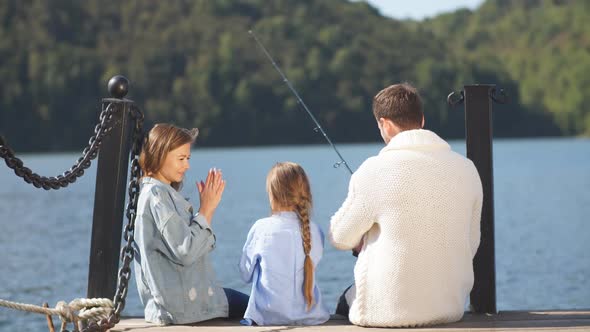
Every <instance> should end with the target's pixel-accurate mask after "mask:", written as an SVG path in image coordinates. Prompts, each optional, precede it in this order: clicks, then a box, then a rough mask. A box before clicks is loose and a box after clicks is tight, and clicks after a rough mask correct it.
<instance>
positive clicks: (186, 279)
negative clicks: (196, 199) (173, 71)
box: [135, 124, 248, 325]
mask: <svg viewBox="0 0 590 332" xmlns="http://www.w3.org/2000/svg"><path fill="white" fill-rule="evenodd" d="M197 134H198V130H196V129H193V130H186V129H182V128H178V127H175V126H173V125H169V124H157V125H155V126H154V128H152V130H150V132H149V134H148V136H147V138H146V140H145V142H144V145H143V148H142V152H141V154H140V158H139V164H140V167H141V170H142V172H143V177H142V179H141V191H140V194H139V201H138V205H137V220H136V226H135V227H136V228H135V242H136V244H137V252H136V254H135V257H136V260H135V274H136V278H137V288H138V291H139V296H140V299H141V302H142V304H143V305H144V309H145V320H146V321H148V322H152V323H157V324H164V325H167V324H187V323H194V322H199V321H203V320H208V319H212V318H216V317H230V318H236V317H242V315H243V314H244V311H245V309H246V306H247V304H248V296H247V295H245V294H243V293H240V292H237V291H235V290H232V289H224V288H222V287H221V286H219V283H218V281H217V279H216V277H215V272H214V271H213V266H212V265H211V262H210V260H209V252H211V250H213V249H214V248H215V234H214V233H213V230H212V228H211V222H212V217H213V214H214V212H215V209H216V208H217V205H218V204H219V202H220V200H221V196H222V194H223V190H224V189H225V181H224V180H223V179H222V174H221V171H220V170H216V169H212V170H210V171H209V174H208V175H207V179H206V181H205V182H203V181H201V182H200V183H198V184H197V187H198V190H199V196H200V208H199V211H198V212H197V213H193V207H192V205H191V204H190V203H189V202H188V201H187V200H186V199H184V198H183V197H182V196H181V195H180V193H179V192H178V190H179V189H180V187H181V185H182V180H183V178H184V174H185V173H186V171H187V170H188V169H189V160H190V153H191V151H190V148H191V144H192V143H193V142H194V140H195V138H196V136H197Z"/></svg>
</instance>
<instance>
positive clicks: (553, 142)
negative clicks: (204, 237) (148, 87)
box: [0, 138, 590, 331]
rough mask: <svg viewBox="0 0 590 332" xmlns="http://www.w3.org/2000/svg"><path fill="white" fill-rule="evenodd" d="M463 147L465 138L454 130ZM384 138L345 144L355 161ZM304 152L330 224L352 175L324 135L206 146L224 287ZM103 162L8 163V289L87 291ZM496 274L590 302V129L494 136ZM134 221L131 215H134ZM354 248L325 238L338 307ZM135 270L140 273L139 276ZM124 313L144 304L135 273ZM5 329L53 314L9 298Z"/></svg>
mask: <svg viewBox="0 0 590 332" xmlns="http://www.w3.org/2000/svg"><path fill="white" fill-rule="evenodd" d="M451 145H452V146H453V149H455V150H456V151H458V152H460V153H463V154H464V152H465V147H464V142H463V141H452V142H451ZM381 148H382V145H381V144H359V145H340V146H339V149H340V151H341V153H342V155H343V156H344V158H345V159H346V160H347V162H348V163H349V165H351V167H352V168H353V169H355V168H356V167H358V166H359V165H360V164H361V163H362V161H363V160H364V159H366V158H367V157H369V156H371V155H374V154H376V153H378V151H379V150H380V149H381ZM78 156H79V154H75V153H67V154H30V155H21V156H19V157H21V158H22V159H23V160H24V161H25V165H26V166H28V167H30V168H31V169H33V170H34V171H35V172H37V173H40V174H42V175H46V176H54V175H58V174H61V173H62V172H63V171H65V170H66V169H69V167H70V166H71V165H72V164H73V163H74V162H75V160H76V159H77V158H78ZM285 160H290V161H294V162H297V163H300V164H301V165H302V166H303V167H304V168H305V170H306V171H307V173H308V175H309V177H310V180H311V184H312V191H313V195H314V204H315V209H314V213H313V219H314V221H316V222H317V223H318V224H319V225H320V226H321V227H322V228H323V229H324V230H326V229H327V225H328V223H329V219H330V216H331V215H332V214H333V213H334V212H335V211H336V210H337V209H338V207H339V206H340V204H341V202H342V201H343V200H344V198H345V196H346V193H347V188H348V180H349V174H348V172H347V171H346V169H345V168H338V169H334V168H333V166H332V165H333V164H334V162H335V161H337V157H336V155H335V154H334V152H333V151H332V150H331V148H330V147H329V146H327V145H318V146H292V147H265V148H223V149H199V148H198V146H197V148H196V149H195V150H194V151H193V156H192V159H191V163H192V168H191V169H190V170H189V173H188V174H187V177H186V180H185V186H184V189H183V191H182V192H183V194H184V195H185V196H186V197H189V198H190V199H191V201H192V202H193V203H195V202H196V203H197V204H198V194H197V190H196V188H195V186H194V185H193V183H194V182H195V181H196V180H198V179H201V178H202V177H204V176H205V175H206V172H207V170H208V168H209V167H218V168H221V169H222V170H223V174H224V176H225V178H226V180H227V187H226V191H225V194H224V196H223V199H222V202H221V205H220V207H219V208H218V210H217V212H216V214H215V216H214V220H213V228H214V230H215V232H216V234H217V247H216V249H215V251H214V253H213V257H212V259H213V261H214V265H215V267H216V271H217V274H218V277H219V279H220V280H221V281H222V284H223V285H224V287H231V288H235V289H238V290H241V291H243V292H246V293H247V292H248V291H249V286H248V285H246V284H244V283H242V282H241V281H240V280H239V276H238V271H237V261H238V258H239V255H240V251H241V248H242V245H243V243H244V240H245V238H246V234H247V232H248V230H249V228H250V226H251V225H252V223H253V222H254V221H255V220H256V219H258V218H261V217H265V216H267V215H268V214H269V207H268V202H267V196H266V193H265V190H264V183H265V177H266V173H267V172H268V170H269V169H270V167H271V166H272V165H273V164H274V163H275V162H276V161H285ZM95 173H96V169H95V165H93V166H92V167H91V168H90V169H89V170H88V171H87V172H86V175H85V176H84V177H83V178H81V179H79V180H78V182H76V183H74V184H73V185H70V187H68V188H65V189H61V190H59V191H50V192H46V191H45V190H41V189H36V188H34V187H33V186H31V185H29V184H26V183H25V182H24V181H23V180H22V179H20V178H17V177H16V176H15V175H14V173H13V172H12V170H10V169H9V168H8V167H6V166H5V165H4V163H3V162H2V163H1V165H0V226H1V231H0V298H1V299H6V300H10V301H18V302H24V303H31V304H38V305H40V304H41V303H42V302H45V301H46V302H48V303H49V304H50V306H52V307H53V306H54V305H55V304H56V303H57V301H60V300H65V301H71V300H72V299H74V298H77V297H85V296H86V285H87V280H88V260H89V255H90V236H91V226H92V208H93V204H94V202H93V199H94V185H95V181H96V176H95ZM494 180H495V197H494V199H495V213H496V220H495V222H496V273H497V275H496V276H497V301H498V309H499V310H516V309H560V308H561V309H575V308H578V309H581V308H590V223H589V221H590V217H589V216H590V190H589V189H590V140H588V139H575V138H562V139H531V140H496V141H495V142H494ZM125 222H126V221H125ZM354 263H355V259H354V258H353V257H352V256H351V255H350V252H348V251H346V252H341V251H337V250H335V249H333V248H332V247H331V246H330V245H329V244H327V246H326V249H325V252H324V257H323V259H322V261H321V262H320V264H319V268H318V271H317V277H318V283H319V285H320V287H321V289H322V292H323V295H324V298H325V300H326V303H327V305H328V306H329V307H330V309H331V310H332V311H333V310H334V306H335V304H336V301H337V299H338V297H339V295H340V293H341V292H342V290H343V289H344V288H346V287H347V286H348V285H350V283H351V282H352V279H353V277H352V267H353V265H354ZM134 277H135V276H133V278H134ZM125 314H126V315H141V314H142V309H141V305H140V303H139V298H138V295H137V290H136V287H135V281H134V280H133V282H132V284H131V285H130V292H129V294H128V301H127V305H126V309H125ZM0 331H47V327H46V323H45V318H44V317H43V316H42V315H39V314H29V313H21V312H17V311H13V310H10V309H6V308H0Z"/></svg>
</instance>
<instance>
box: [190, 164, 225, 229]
mask: <svg viewBox="0 0 590 332" xmlns="http://www.w3.org/2000/svg"><path fill="white" fill-rule="evenodd" d="M197 188H198V189H199V198H200V201H201V204H200V208H199V214H201V215H203V216H204V217H205V219H207V222H208V223H209V225H211V218H212V217H213V213H214V212H215V209H216V208H217V205H219V202H220V201H221V196H222V195H223V190H224V189H225V180H223V179H222V174H221V170H218V169H215V168H213V169H210V170H209V173H208V174H207V179H206V180H205V182H203V181H200V182H197Z"/></svg>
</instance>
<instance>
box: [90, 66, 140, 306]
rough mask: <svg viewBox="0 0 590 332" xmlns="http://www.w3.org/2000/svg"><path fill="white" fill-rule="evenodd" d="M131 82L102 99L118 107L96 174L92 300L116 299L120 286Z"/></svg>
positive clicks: (114, 83)
mask: <svg viewBox="0 0 590 332" xmlns="http://www.w3.org/2000/svg"><path fill="white" fill-rule="evenodd" d="M128 84H129V82H128V81H127V79H126V78H124V77H123V76H115V77H113V78H112V79H111V80H110V81H109V84H108V87H109V91H110V93H111V95H112V96H113V97H115V98H106V99H103V100H102V105H103V109H104V108H105V107H108V106H109V105H110V107H115V112H114V114H113V118H112V121H111V124H112V126H111V127H110V133H108V134H107V135H106V136H105V137H104V139H103V142H102V145H101V148H100V152H99V156H98V166H97V171H96V190H95V194H94V216H93V221H92V239H91V243H90V263H89V267H88V292H87V297H88V298H111V299H112V298H113V297H114V295H115V290H116V287H117V274H118V272H117V270H118V268H119V255H120V254H119V252H120V249H121V234H122V227H123V216H124V205H125V197H126V193H127V173H128V170H129V153H130V150H131V143H132V142H131V141H132V135H133V122H132V119H131V116H130V110H131V105H132V103H133V102H132V101H131V100H128V99H122V98H123V97H124V96H125V95H126V94H127V89H128Z"/></svg>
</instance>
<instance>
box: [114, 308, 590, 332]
mask: <svg viewBox="0 0 590 332" xmlns="http://www.w3.org/2000/svg"><path fill="white" fill-rule="evenodd" d="M236 329H242V330H244V331H252V332H258V331H260V332H262V331H268V332H270V331H288V330H295V329H296V330H298V331H309V332H316V331H319V332H324V331H325V332H331V331H345V332H355V331H368V330H383V329H378V328H363V327H359V326H354V325H351V324H350V323H349V322H348V320H346V319H345V318H344V317H342V316H338V315H333V316H332V317H331V319H330V320H329V321H328V322H326V323H325V324H322V325H318V326H253V327H247V326H241V325H240V324H239V322H238V321H235V320H224V319H214V320H210V321H206V322H201V323H197V324H191V325H174V326H158V325H155V324H149V323H146V322H145V321H144V320H143V318H126V319H123V320H122V321H121V322H120V323H119V324H118V325H117V326H116V327H115V328H114V329H112V330H111V331H113V332H123V331H126V332H131V331H132V332H177V331H180V332H185V331H218V332H223V331H234V330H236ZM395 330H396V331H421V332H422V331H426V332H431V331H444V332H450V331H522V330H528V331H531V330H534V331H590V310H575V311H565V310H564V311H504V312H500V313H499V314H497V315H487V314H472V313H466V314H465V317H463V319H462V320H461V321H459V322H456V323H451V324H442V325H437V326H430V327H424V328H397V329H395Z"/></svg>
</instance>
